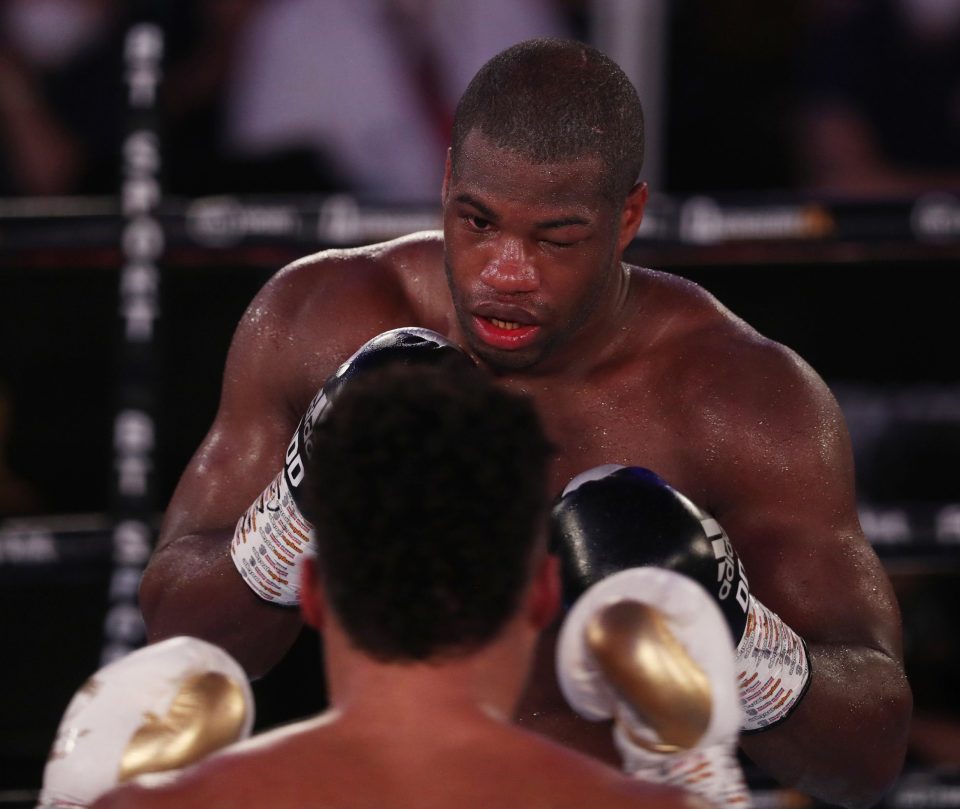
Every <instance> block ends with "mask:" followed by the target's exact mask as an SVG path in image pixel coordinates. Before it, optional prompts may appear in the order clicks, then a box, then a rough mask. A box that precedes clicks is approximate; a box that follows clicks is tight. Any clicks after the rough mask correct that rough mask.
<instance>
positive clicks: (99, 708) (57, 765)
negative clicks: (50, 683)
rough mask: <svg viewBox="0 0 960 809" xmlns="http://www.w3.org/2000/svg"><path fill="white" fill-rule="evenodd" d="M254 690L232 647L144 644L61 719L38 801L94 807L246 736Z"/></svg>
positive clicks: (88, 686) (84, 690)
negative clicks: (126, 785)
mask: <svg viewBox="0 0 960 809" xmlns="http://www.w3.org/2000/svg"><path fill="white" fill-rule="evenodd" d="M253 719H254V703H253V693H252V691H251V689H250V684H249V681H248V680H247V676H246V674H245V673H244V671H243V668H242V667H241V666H240V664H239V663H237V661H236V660H234V659H233V658H232V657H231V656H230V655H229V654H227V652H225V651H224V650H223V649H221V648H220V647H219V646H214V645H213V644H211V643H207V642H206V641H202V640H199V639H197V638H189V637H177V638H170V639H169V640H166V641H163V642H162V643H157V644H154V645H152V646H145V647H144V648H142V649H138V650H137V651H135V652H132V653H130V654H129V655H127V656H126V657H123V658H121V659H119V660H116V661H114V662H112V663H110V664H108V665H106V666H104V667H103V668H101V669H100V670H99V671H97V672H96V673H95V674H94V675H93V676H92V677H91V678H90V679H89V680H87V682H86V683H85V684H84V685H83V686H82V687H81V688H80V689H79V690H78V691H77V693H76V694H75V695H74V697H73V699H72V700H71V701H70V704H69V705H68V706H67V710H66V712H65V714H64V716H63V719H62V720H61V722H60V726H59V728H58V729H57V735H56V738H55V740H54V743H53V747H52V749H51V751H50V756H49V758H48V759H47V765H46V768H45V769H44V772H43V787H42V789H41V791H40V799H39V807H40V808H41V809H47V808H48V807H49V808H52V807H57V808H58V809H62V808H63V807H78V806H87V805H89V804H91V803H93V801H95V800H96V799H97V798H98V797H100V796H101V795H102V794H103V793H105V792H107V791H109V790H110V789H112V788H113V787H115V786H117V785H118V784H121V783H123V782H125V781H129V780H130V779H132V778H134V777H137V776H140V775H144V774H148V773H169V774H170V775H171V776H172V775H174V774H175V773H176V772H177V771H178V770H180V769H182V768H183V767H185V766H187V765H189V764H192V763H194V762H196V761H198V760H200V759H202V758H203V757H205V756H206V755H208V754H209V753H211V752H213V751H215V750H218V749H220V748H222V747H226V746H227V745H229V744H232V743H234V742H237V741H240V740H241V739H245V738H247V737H248V736H249V735H250V732H251V730H252V729H253Z"/></svg>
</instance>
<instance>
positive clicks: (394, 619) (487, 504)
mask: <svg viewBox="0 0 960 809" xmlns="http://www.w3.org/2000/svg"><path fill="white" fill-rule="evenodd" d="M550 453H551V447H550V445H549V443H548V442H547V440H546V438H545V437H544V435H543V432H542V429H541V426H540V423H539V420H538V418H537V415H536V413H535V411H534V410H533V407H532V405H531V404H530V403H529V402H528V401H527V400H526V399H524V398H521V397H518V396H516V395H513V394H510V393H508V392H506V391H503V390H501V389H498V388H497V387H495V386H494V385H493V384H492V382H491V381H490V380H489V379H488V378H487V377H486V376H485V375H484V374H483V373H481V372H480V371H478V370H476V369H474V368H471V367H465V366H464V365H462V364H461V363H455V364H447V363H441V364H440V365H438V366H436V367H416V366H405V367H400V366H397V367H389V368H385V369H382V370H378V371H373V372H371V373H369V374H366V375H364V376H362V377H358V378H357V379H356V380H353V381H351V383H350V384H349V385H347V386H346V387H345V388H344V390H343V391H342V393H341V394H340V395H339V397H338V399H337V401H336V403H335V404H334V405H333V406H332V407H331V408H330V410H329V411H328V415H327V417H326V418H325V419H324V420H323V421H322V422H321V423H320V424H319V425H318V426H317V428H316V431H315V433H314V452H313V454H312V456H311V460H310V463H309V464H308V469H307V481H308V498H307V503H306V507H305V509H304V511H305V514H306V515H307V516H308V517H309V518H310V519H311V521H312V522H313V523H314V526H315V532H314V533H315V536H316V546H317V568H318V570H319V578H320V581H321V586H322V588H323V591H324V593H325V595H326V602H327V604H328V605H329V607H330V609H332V611H333V612H334V613H335V616H336V618H337V620H338V622H339V624H340V626H342V627H343V629H344V631H345V632H346V634H347V635H348V636H349V638H350V641H351V643H352V644H353V646H355V647H356V648H357V649H359V650H361V651H363V652H365V653H367V654H368V655H370V656H372V657H374V658H376V659H379V660H382V661H423V660H428V659H436V658H441V657H447V656H459V655H461V654H466V653H469V652H471V651H473V650H475V649H477V648H479V647H481V646H483V645H485V644H486V643H488V642H489V641H491V640H492V639H494V637H495V636H497V635H498V633H499V632H500V631H501V630H502V628H503V627H504V626H505V624H506V623H507V621H508V620H509V619H510V618H511V617H512V616H513V615H514V614H515V612H516V610H517V608H518V607H519V605H520V603H521V598H522V596H523V595H524V593H526V592H527V584H528V582H529V581H530V580H531V576H532V575H533V572H534V570H535V569H538V566H540V567H542V563H543V560H544V558H545V554H546V551H545V531H546V527H545V526H546V511H547V506H548V502H547V501H548V494H547V483H546V470H547V463H548V459H549V456H550ZM551 607H552V605H551ZM546 618H549V616H546Z"/></svg>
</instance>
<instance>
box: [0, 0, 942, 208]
mask: <svg viewBox="0 0 960 809" xmlns="http://www.w3.org/2000/svg"><path fill="white" fill-rule="evenodd" d="M601 2H603V0H486V1H485V2H484V3H460V2H453V0H351V1H350V2H343V0H270V1H269V2H267V1H266V0H196V2H192V3H187V2H172V3H164V4H156V5H158V6H160V7H162V8H163V9H164V11H163V15H164V17H163V19H162V20H161V22H162V23H163V25H164V28H165V30H166V32H167V41H166V59H165V63H164V77H163V85H162V97H161V104H160V110H159V113H160V115H159V118H160V121H161V124H162V128H161V132H162V135H163V144H164V152H163V153H164V177H163V179H164V186H165V188H166V190H167V192H168V193H170V194H176V195H201V194H209V193H220V192H249V193H271V192H281V193H314V192H315V193H324V192H331V191H349V192H352V193H356V194H358V195H361V196H365V197H370V198H376V199H380V200H385V201H391V202H392V201H399V202H403V201H414V202H422V201H425V200H433V199H435V198H436V194H437V188H438V184H439V177H440V172H441V170H442V164H443V153H444V148H445V145H446V142H447V136H448V131H449V125H450V119H451V116H452V113H453V108H454V105H455V103H456V99H457V98H458V97H459V95H460V93H461V92H462V90H463V89H464V87H465V86H466V83H467V82H468V81H469V78H470V77H471V75H472V74H473V73H474V71H475V70H476V69H477V68H478V67H479V66H480V65H481V64H482V63H483V62H484V61H485V60H486V59H487V58H489V57H490V56H491V55H492V54H493V53H495V52H497V51H499V50H501V49H502V48H504V47H506V46H508V45H510V44H512V43H513V42H516V41H518V40H520V39H524V38H527V37H533V36H561V37H572V38H579V39H583V40H586V41H593V36H594V31H593V30H592V27H591V19H592V17H593V11H594V9H595V7H596V6H597V5H599V4H600V3H601ZM131 6H132V4H130V3H125V2H122V0H0V196H20V195H41V196H45V195H66V194H112V193H115V192H116V189H117V188H118V185H119V180H118V173H119V159H118V146H119V141H120V138H121V137H122V135H123V132H124V127H125V122H126V117H125V107H124V87H123V83H122V82H123V79H122V49H123V37H124V33H125V31H126V29H127V27H128V25H129V24H130V14H131V11H130V9H131ZM612 6H615V4H612ZM610 7H611V4H608V5H607V8H608V9H609V8H610ZM666 7H667V8H668V10H669V13H668V15H667V20H668V31H667V32H666V36H665V37H664V38H663V47H664V49H665V50H664V57H665V64H666V71H665V76H664V82H665V86H666V93H665V98H666V108H665V110H664V117H665V120H663V121H660V122H658V124H657V125H659V126H661V127H662V128H663V131H664V133H665V136H666V141H665V144H666V145H665V149H664V155H663V163H664V165H663V169H664V170H663V171H661V172H659V176H660V177H661V178H662V184H663V186H664V187H663V188H661V189H658V190H663V191H668V192H670V191H673V192H689V191H714V192H716V191H740V190H756V189H769V188H776V189H783V188H801V189H802V188H807V189H815V190H818V191H829V192H836V193H840V194H851V193H852V194H859V193H869V194H878V195H896V194H912V193H916V192H917V191H919V190H923V189H925V188H930V187H939V186H956V185H958V184H960V157H958V155H960V0H783V2H781V3H776V4H771V3H764V2H761V0H743V2H739V3H713V2H708V0H671V2H669V3H667V4H666ZM640 39H641V38H640V36H639V35H638V41H640ZM594 44H599V43H596V42H595V43H594Z"/></svg>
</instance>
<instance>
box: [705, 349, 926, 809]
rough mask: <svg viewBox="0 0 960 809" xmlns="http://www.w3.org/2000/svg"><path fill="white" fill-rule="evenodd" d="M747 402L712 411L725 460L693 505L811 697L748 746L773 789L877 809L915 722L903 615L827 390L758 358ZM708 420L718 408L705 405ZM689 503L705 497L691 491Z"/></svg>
mask: <svg viewBox="0 0 960 809" xmlns="http://www.w3.org/2000/svg"><path fill="white" fill-rule="evenodd" d="M755 360H756V362H755V363H753V364H748V366H747V367H751V373H752V379H753V383H752V387H751V390H752V393H751V394H750V398H749V400H748V401H747V402H746V403H745V404H746V406H745V407H744V401H743V400H741V402H740V405H741V407H740V411H739V413H734V412H723V411H722V408H723V405H717V407H718V410H719V412H717V413H713V414H712V416H716V417H717V418H716V419H715V422H716V423H722V424H725V425H727V430H726V434H725V435H714V436H712V439H713V440H714V442H715V443H716V444H720V445H722V448H721V452H720V454H719V457H721V458H723V459H724V462H723V463H721V464H715V465H714V466H715V467H717V468H716V469H715V471H714V472H713V473H708V474H712V475H713V476H712V477H710V479H708V480H707V481H705V485H704V486H703V494H702V499H701V500H700V502H702V503H703V504H705V506H706V507H707V509H708V510H709V511H711V513H712V514H713V515H714V516H715V517H716V518H717V519H718V520H719V522H720V524H721V525H723V526H724V528H725V529H726V531H727V534H728V536H729V537H730V538H731V540H732V542H733V544H734V545H735V547H736V549H737V551H738V553H739V554H740V557H741V560H742V561H743V563H744V566H745V569H746V573H747V575H748V577H749V580H750V587H751V591H752V592H753V594H754V595H755V596H756V597H757V598H759V599H760V600H761V601H762V602H763V603H764V604H766V605H767V606H768V607H769V608H770V609H772V610H773V611H775V612H776V613H778V614H779V615H780V617H781V618H782V619H783V620H784V621H785V622H786V624H787V625H789V626H790V627H792V628H793V629H794V630H795V631H796V632H797V633H799V634H800V635H801V636H802V637H803V638H804V639H805V641H806V643H807V648H808V653H809V661H810V669H811V672H812V676H811V681H810V686H809V689H808V691H807V693H806V694H805V695H804V697H803V698H802V699H801V700H800V702H799V704H798V705H797V707H796V709H795V710H794V711H793V713H792V714H790V715H789V716H788V717H787V719H786V720H785V721H783V722H781V723H780V724H778V725H776V726H774V727H772V728H770V729H768V730H765V731H760V732H759V733H756V734H755V735H747V736H745V737H744V738H743V741H742V745H743V748H744V750H745V751H746V752H747V753H748V754H749V755H750V756H751V758H753V759H754V760H755V761H756V762H757V763H758V764H759V765H760V766H762V767H763V768H764V769H765V770H767V771H769V772H770V773H771V774H773V775H774V776H775V777H777V778H778V779H780V780H781V781H783V782H785V783H789V784H795V785H797V786H798V787H799V788H801V789H803V790H805V791H809V792H810V793H812V794H814V795H816V796H818V797H819V798H821V799H826V800H828V801H830V802H834V803H841V804H844V805H849V806H858V805H864V806H865V805H870V804H872V803H874V802H876V801H877V799H878V798H879V797H880V795H881V794H882V793H883V791H884V790H886V789H887V788H888V787H889V786H890V785H891V783H892V782H893V780H894V779H895V778H896V776H897V774H898V773H899V771H900V768H901V766H902V763H903V758H904V754H905V746H906V734H907V727H908V723H909V717H910V711H911V703H912V699H911V694H910V690H909V687H908V685H907V681H906V677H905V675H904V669H903V661H902V652H901V628H900V618H899V611H898V608H897V605H896V601H895V598H894V595H893V591H892V588H891V585H890V583H889V580H888V579H887V576H886V574H885V573H884V571H883V568H882V566H881V564H880V562H879V560H878V558H877V556H876V554H875V553H874V552H873V550H872V548H871V547H870V546H869V544H868V543H867V541H866V539H865V538H864V535H863V532H862V530H861V528H860V524H859V520H858V516H857V508H856V493H855V488H854V470H853V457H852V451H851V447H850V442H849V437H848V434H847V430H846V426H845V424H844V421H843V417H842V414H841V412H840V409H839V406H838V405H837V403H836V401H835V399H834V398H833V396H832V395H831V394H830V392H829V390H828V389H827V388H826V386H825V385H824V383H823V382H822V380H820V379H819V377H817V375H816V374H815V373H814V372H813V371H812V370H811V369H809V367H807V366H806V365H805V364H804V363H802V361H800V360H799V359H798V358H796V357H795V356H793V355H792V354H791V353H789V352H785V351H783V350H782V349H780V348H779V347H770V346H767V347H761V348H760V349H759V350H758V351H757V356H756V357H755ZM703 401H704V402H705V404H706V406H707V407H708V408H709V407H711V406H712V403H713V402H715V401H718V400H717V399H712V398H711V399H707V398H705V399H704V400H703ZM692 495H693V497H694V499H697V498H698V497H701V494H700V493H698V492H693V493H692Z"/></svg>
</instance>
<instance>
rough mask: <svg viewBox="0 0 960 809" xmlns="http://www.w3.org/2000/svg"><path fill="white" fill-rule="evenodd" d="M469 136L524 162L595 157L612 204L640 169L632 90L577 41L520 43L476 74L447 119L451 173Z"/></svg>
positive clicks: (639, 130)
mask: <svg viewBox="0 0 960 809" xmlns="http://www.w3.org/2000/svg"><path fill="white" fill-rule="evenodd" d="M471 133H479V134H481V135H482V136H483V137H484V138H485V139H486V140H487V141H489V142H490V143H491V144H493V145H494V146H496V147H497V148H500V149H505V150H508V151H511V152H515V153H516V154H518V155H520V156H522V157H524V158H526V159H527V160H529V161H530V162H531V163H536V164H548V163H553V164H556V163H564V162H571V161H576V160H580V159H582V158H585V157H593V158H596V159H597V162H598V164H599V167H600V171H598V173H597V177H596V181H597V183H598V185H599V188H600V190H601V191H602V193H603V194H604V195H605V196H606V197H608V198H609V199H610V200H611V201H613V202H614V203H616V204H618V205H619V204H621V203H622V202H623V200H624V198H625V197H626V195H627V194H628V193H629V191H630V190H631V189H632V188H633V186H634V184H635V183H636V182H637V176H638V175H639V173H640V168H641V165H642V164H643V111H642V108H641V105H640V99H639V98H638V96H637V91H636V89H635V88H634V86H633V84H631V82H630V80H629V79H628V78H627V76H626V74H625V73H624V72H623V70H621V69H620V67H619V66H618V65H617V64H616V63H615V62H614V61H613V60H611V59H610V58H609V57H607V56H606V55H605V54H603V53H601V52H600V51H598V50H597V49H596V48H592V47H590V46H589V45H585V44H583V43H581V42H574V41H568V40H560V39H533V40H527V41H525V42H520V43H519V44H517V45H514V46H513V47H511V48H508V49H507V50H505V51H503V52H501V53H499V54H498V55H496V56H494V57H493V58H492V59H491V60H490V61H489V62H487V63H486V64H485V65H484V66H483V67H482V68H480V70H479V72H478V73H477V74H476V76H474V78H473V80H472V81H471V82H470V84H469V85H468V87H467V89H466V91H465V92H464V94H463V96H462V97H461V99H460V102H459V104H458V105H457V109H456V113H455V115H454V120H453V143H452V147H451V161H452V163H451V168H452V171H453V174H454V175H456V174H457V173H458V170H459V169H460V167H461V164H462V161H463V159H464V153H465V151H466V144H465V142H466V140H467V136H468V135H470V134H471Z"/></svg>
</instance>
